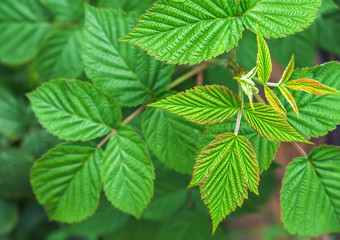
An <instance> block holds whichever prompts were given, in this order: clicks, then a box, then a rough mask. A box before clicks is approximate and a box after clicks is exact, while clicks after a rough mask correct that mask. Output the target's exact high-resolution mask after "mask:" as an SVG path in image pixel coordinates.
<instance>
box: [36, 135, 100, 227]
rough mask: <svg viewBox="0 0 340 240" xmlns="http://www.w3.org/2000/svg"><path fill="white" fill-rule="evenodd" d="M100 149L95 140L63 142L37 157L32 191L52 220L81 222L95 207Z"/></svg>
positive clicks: (97, 198) (97, 197)
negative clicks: (93, 141)
mask: <svg viewBox="0 0 340 240" xmlns="http://www.w3.org/2000/svg"><path fill="white" fill-rule="evenodd" d="M101 157H102V150H101V149H98V148H97V147H96V144H95V143H72V142H68V143H62V144H60V145H58V146H57V147H56V148H54V149H52V150H50V151H49V152H48V153H47V154H45V155H44V156H43V157H42V158H41V159H40V160H38V161H37V162H36V163H35V165H34V167H33V168H32V172H31V184H32V187H33V191H34V193H35V195H36V198H37V199H38V201H39V203H40V204H42V205H43V206H44V207H45V209H46V211H47V213H48V216H49V218H50V219H51V220H56V221H60V222H67V223H73V222H80V221H82V220H84V219H86V218H87V217H89V216H91V215H92V214H93V213H94V212H95V210H96V209H97V207H98V204H99V197H100V188H101V176H100V172H101V170H100V169H101V164H100V160H101Z"/></svg>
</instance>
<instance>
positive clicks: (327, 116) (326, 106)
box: [281, 62, 340, 138]
mask: <svg viewBox="0 0 340 240" xmlns="http://www.w3.org/2000/svg"><path fill="white" fill-rule="evenodd" d="M303 78H305V79H315V80H317V81H318V82H320V83H321V84H323V85H326V86H331V87H333V88H336V89H337V90H340V81H339V79H340V63H338V62H330V63H326V64H323V65H321V66H316V67H314V68H304V69H297V70H295V71H294V73H293V75H292V76H291V79H303ZM292 95H293V97H294V99H295V101H296V104H297V106H298V108H299V112H300V115H299V118H298V117H297V116H296V114H295V113H294V111H293V109H292V108H290V107H289V103H288V102H287V101H285V100H284V99H282V98H281V102H282V104H283V106H284V107H285V108H286V110H287V119H288V122H289V124H290V125H292V127H294V128H295V129H296V130H297V131H298V132H299V133H300V134H301V135H302V136H304V137H306V138H310V137H319V136H323V135H325V134H327V133H328V131H331V130H333V129H335V128H336V125H338V124H340V105H339V102H340V96H339V95H325V96H317V95H313V94H309V93H306V92H302V91H292Z"/></svg>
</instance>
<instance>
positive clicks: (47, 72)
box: [33, 29, 83, 83]
mask: <svg viewBox="0 0 340 240" xmlns="http://www.w3.org/2000/svg"><path fill="white" fill-rule="evenodd" d="M33 66H34V67H33V70H34V77H35V78H37V81H38V83H43V82H47V81H49V80H53V79H57V78H76V77H79V75H80V74H81V72H82V71H83V63H82V59H81V32H80V29H56V30H55V31H54V32H53V33H52V34H51V35H50V36H49V37H48V38H47V39H46V40H45V41H44V43H43V44H42V45H41V48H40V50H39V52H38V55H37V58H36V59H35V60H34V62H33Z"/></svg>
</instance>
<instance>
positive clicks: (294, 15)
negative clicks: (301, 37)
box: [241, 0, 322, 38]
mask: <svg viewBox="0 0 340 240" xmlns="http://www.w3.org/2000/svg"><path fill="white" fill-rule="evenodd" d="M242 2H243V3H241V6H242V5H247V7H246V8H245V10H247V11H245V13H244V14H243V15H242V16H241V19H242V22H243V24H244V25H245V27H246V28H247V29H250V30H251V31H252V32H256V24H258V27H259V29H260V31H261V33H262V34H263V36H264V37H265V38H269V37H274V38H277V37H285V36H286V35H288V34H292V33H294V32H301V31H302V30H303V29H304V28H305V27H307V26H308V25H309V24H310V23H311V22H312V21H313V20H314V19H315V17H316V14H315V13H316V11H317V8H318V7H319V6H320V5H321V2H322V1H321V0H286V1H272V0H245V1H242Z"/></svg>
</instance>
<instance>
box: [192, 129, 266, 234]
mask: <svg viewBox="0 0 340 240" xmlns="http://www.w3.org/2000/svg"><path fill="white" fill-rule="evenodd" d="M259 181H260V179H259V169H258V162H257V159H256V155H255V153H254V150H253V147H252V146H251V144H250V142H249V141H248V140H247V139H246V138H245V137H242V136H236V135H235V134H233V133H224V134H222V135H219V136H218V137H216V138H215V140H214V141H212V142H211V143H210V145H208V146H206V147H205V148H204V149H203V150H202V152H201V153H200V155H199V157H198V159H197V162H196V164H195V168H194V174H193V178H192V181H191V184H190V185H191V186H194V185H199V186H200V191H201V195H202V198H203V200H204V203H205V204H206V205H208V208H209V213H210V216H211V219H212V221H213V231H215V230H216V228H217V226H218V224H219V223H220V222H221V221H222V220H223V219H224V218H225V217H226V215H229V214H230V213H231V212H232V211H234V210H235V209H236V207H237V206H241V205H242V204H243V201H244V199H245V198H247V197H248V191H247V190H248V188H249V190H250V191H252V192H254V193H256V194H258V184H259Z"/></svg>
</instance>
